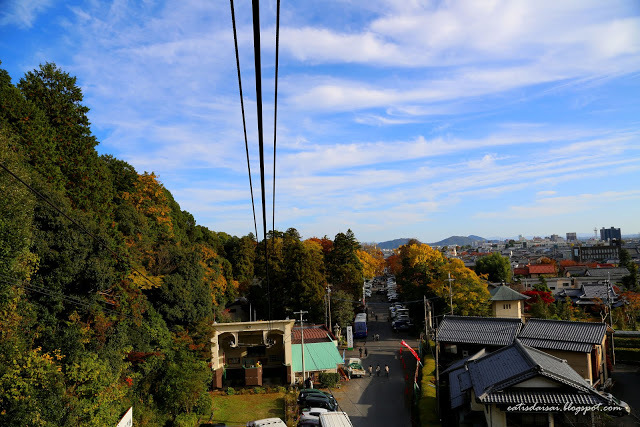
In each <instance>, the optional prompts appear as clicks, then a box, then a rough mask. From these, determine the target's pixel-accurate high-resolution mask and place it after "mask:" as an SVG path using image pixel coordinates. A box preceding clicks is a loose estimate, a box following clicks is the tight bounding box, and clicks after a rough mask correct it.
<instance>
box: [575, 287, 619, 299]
mask: <svg viewBox="0 0 640 427" xmlns="http://www.w3.org/2000/svg"><path fill="white" fill-rule="evenodd" d="M582 290H584V295H583V296H582V298H589V299H591V298H600V299H602V300H606V299H607V285H582ZM609 296H611V298H615V297H617V294H616V293H615V292H614V290H613V289H609Z"/></svg>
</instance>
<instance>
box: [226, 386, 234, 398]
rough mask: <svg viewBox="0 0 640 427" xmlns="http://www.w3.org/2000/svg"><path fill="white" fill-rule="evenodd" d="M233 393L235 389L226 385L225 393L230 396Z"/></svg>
mask: <svg viewBox="0 0 640 427" xmlns="http://www.w3.org/2000/svg"><path fill="white" fill-rule="evenodd" d="M234 394H236V391H235V389H234V388H233V387H227V395H228V396H232V395H234Z"/></svg>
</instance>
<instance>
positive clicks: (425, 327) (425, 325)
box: [423, 295, 431, 342]
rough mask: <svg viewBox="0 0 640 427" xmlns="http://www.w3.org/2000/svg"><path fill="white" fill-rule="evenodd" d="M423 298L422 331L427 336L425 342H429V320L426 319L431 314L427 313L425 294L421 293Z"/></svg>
mask: <svg viewBox="0 0 640 427" xmlns="http://www.w3.org/2000/svg"><path fill="white" fill-rule="evenodd" d="M423 298H424V333H425V334H426V336H427V342H429V322H428V320H427V319H429V317H431V316H429V315H427V296H426V295H423ZM429 311H431V310H429Z"/></svg>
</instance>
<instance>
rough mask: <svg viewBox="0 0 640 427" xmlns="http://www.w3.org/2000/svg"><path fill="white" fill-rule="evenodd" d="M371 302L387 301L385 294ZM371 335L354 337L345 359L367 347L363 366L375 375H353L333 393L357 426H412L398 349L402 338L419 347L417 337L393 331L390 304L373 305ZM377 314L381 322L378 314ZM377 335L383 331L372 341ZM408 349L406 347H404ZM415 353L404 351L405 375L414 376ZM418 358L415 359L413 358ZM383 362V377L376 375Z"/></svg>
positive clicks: (376, 296)
mask: <svg viewBox="0 0 640 427" xmlns="http://www.w3.org/2000/svg"><path fill="white" fill-rule="evenodd" d="M369 300H370V303H376V302H377V303H380V302H383V301H384V302H386V299H385V298H384V297H383V296H379V295H374V296H373V297H372V298H370V299H369ZM369 307H370V313H369V322H368V329H369V336H368V338H367V340H366V341H364V340H355V341H354V349H353V350H352V351H347V352H346V356H345V358H347V359H348V358H349V357H360V356H359V352H358V348H360V347H362V348H363V350H364V348H365V347H366V348H367V352H368V355H367V356H366V357H365V356H364V354H363V357H362V358H361V359H362V365H363V367H364V368H365V370H367V372H368V368H369V365H372V366H373V376H372V377H369V374H368V373H367V375H366V376H365V377H363V378H352V379H351V380H350V381H346V382H342V385H341V387H340V389H337V390H333V394H334V396H335V398H336V400H337V401H338V404H339V405H340V408H341V409H342V410H343V411H345V412H346V413H347V414H348V415H349V418H350V419H351V422H352V423H353V425H354V427H389V426H411V414H410V405H409V398H408V397H406V395H405V393H406V392H407V391H408V392H410V391H411V390H407V389H406V382H405V372H403V364H402V360H400V358H399V357H398V350H399V349H400V348H401V347H402V346H401V344H400V341H401V340H403V339H404V340H405V341H406V342H407V343H408V344H409V345H411V346H414V347H415V346H416V345H417V339H415V338H409V336H408V335H407V334H404V333H394V332H393V331H392V330H391V323H389V322H388V321H387V319H388V314H389V310H388V308H389V304H375V305H370V306H369ZM376 313H377V314H378V321H376V320H375V317H374V316H375V314H376ZM374 334H380V341H373V336H374ZM405 350H406V349H405ZM412 358H413V356H411V355H410V354H409V353H408V351H405V352H404V359H405V365H406V366H407V369H406V374H407V375H409V377H410V378H413V375H414V370H415V363H413V362H412V360H411V359H412ZM414 360H415V359H414ZM378 364H379V365H380V368H381V373H380V376H379V377H378V376H376V373H375V369H376V365H378ZM385 364H388V365H389V370H390V375H389V378H387V377H386V375H385V373H384V365H385Z"/></svg>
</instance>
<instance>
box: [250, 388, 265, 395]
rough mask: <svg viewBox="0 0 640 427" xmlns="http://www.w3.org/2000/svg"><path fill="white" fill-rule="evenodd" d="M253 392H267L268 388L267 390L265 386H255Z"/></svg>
mask: <svg viewBox="0 0 640 427" xmlns="http://www.w3.org/2000/svg"><path fill="white" fill-rule="evenodd" d="M253 392H254V393H255V394H265V393H266V392H267V390H265V389H264V387H254V388H253Z"/></svg>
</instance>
